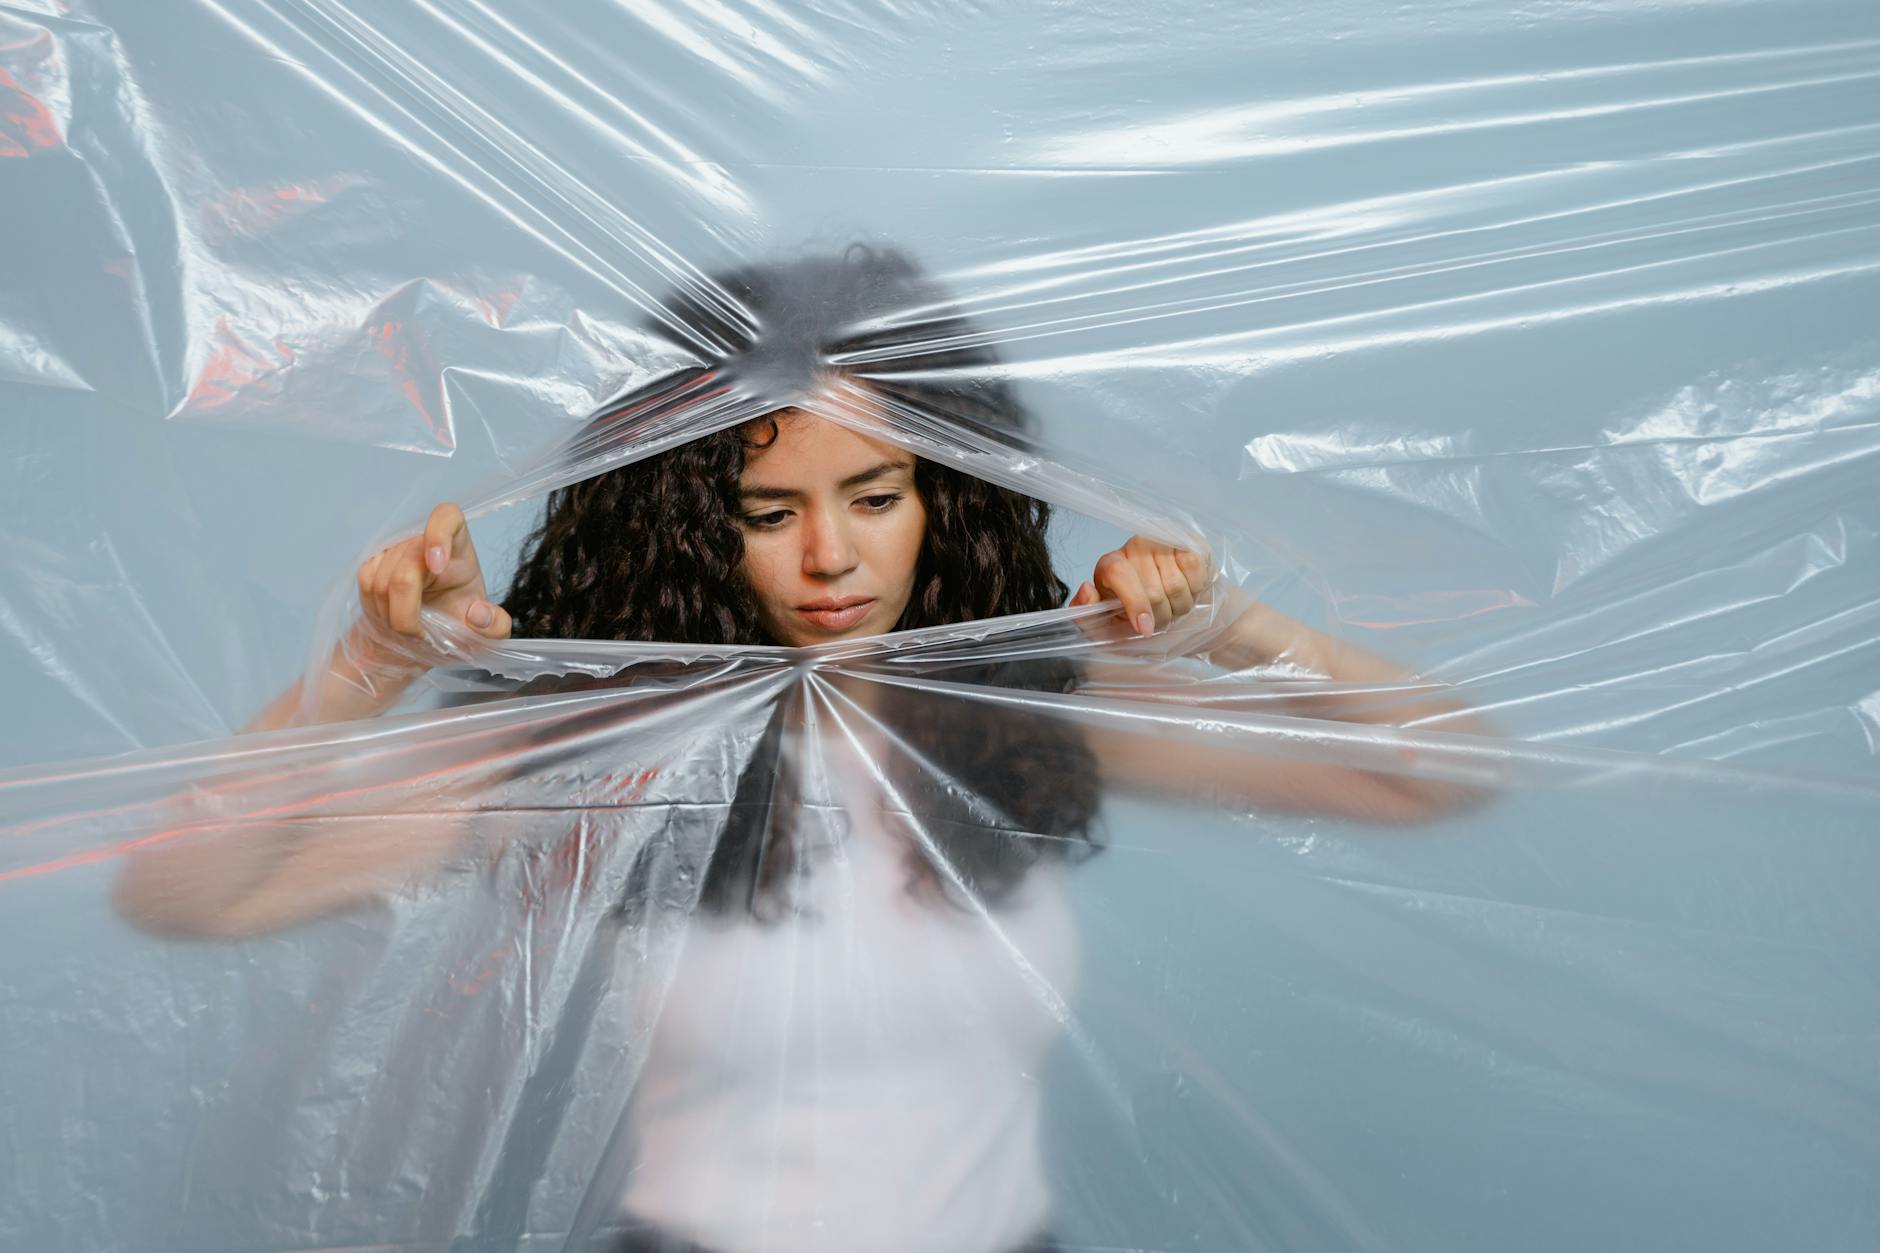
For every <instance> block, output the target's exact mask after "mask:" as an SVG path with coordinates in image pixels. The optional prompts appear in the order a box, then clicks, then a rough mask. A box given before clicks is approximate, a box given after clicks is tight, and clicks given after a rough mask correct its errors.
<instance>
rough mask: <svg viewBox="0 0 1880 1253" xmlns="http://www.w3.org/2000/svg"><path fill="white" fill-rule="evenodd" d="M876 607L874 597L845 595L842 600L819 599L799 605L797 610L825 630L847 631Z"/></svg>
mask: <svg viewBox="0 0 1880 1253" xmlns="http://www.w3.org/2000/svg"><path fill="white" fill-rule="evenodd" d="M874 607H875V601H874V598H873V597H866V598H864V599H861V600H851V599H849V598H848V597H843V598H842V599H841V600H830V601H823V600H819V601H814V602H812V603H811V604H807V605H798V606H797V608H796V611H797V612H798V613H800V614H802V615H803V617H804V618H805V619H807V620H808V621H810V622H813V623H815V624H816V625H817V626H819V627H821V628H822V629H823V630H825V631H846V630H848V629H849V628H850V627H852V626H854V625H855V624H856V623H858V622H860V621H861V620H862V619H863V618H866V617H867V616H868V611H869V610H870V609H873V608H874Z"/></svg>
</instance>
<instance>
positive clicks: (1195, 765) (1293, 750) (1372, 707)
mask: <svg viewBox="0 0 1880 1253" xmlns="http://www.w3.org/2000/svg"><path fill="white" fill-rule="evenodd" d="M1232 595H1233V601H1232V602H1231V613H1232V616H1231V617H1230V619H1229V625H1228V626H1227V627H1226V629H1225V630H1224V632H1223V633H1222V634H1221V636H1220V637H1219V638H1218V639H1216V640H1215V641H1213V642H1211V643H1210V644H1209V646H1208V647H1207V648H1206V649H1205V650H1203V651H1202V652H1200V653H1198V654H1197V656H1199V657H1200V658H1201V659H1203V660H1205V661H1208V662H1210V663H1211V664H1213V665H1215V666H1218V667H1220V668H1221V669H1223V670H1226V671H1229V672H1243V671H1253V670H1258V669H1260V668H1263V667H1270V666H1284V667H1286V669H1287V670H1288V671H1289V672H1291V674H1290V675H1289V676H1288V677H1296V678H1299V679H1303V682H1294V683H1292V684H1284V683H1282V682H1279V681H1266V682H1262V681H1260V680H1257V679H1250V680H1248V681H1247V684H1246V686H1245V687H1244V688H1242V689H1240V690H1238V691H1233V692H1230V693H1229V694H1227V695H1226V696H1225V697H1223V696H1222V694H1221V693H1220V692H1219V690H1217V689H1215V688H1213V687H1210V686H1209V685H1206V684H1203V685H1198V686H1196V687H1194V688H1193V689H1185V688H1182V687H1174V688H1145V687H1144V686H1143V683H1142V675H1141V672H1140V671H1139V670H1132V669H1129V668H1128V667H1121V666H1117V665H1115V664H1114V663H1109V664H1105V663H1094V664H1092V665H1091V667H1090V672H1089V682H1088V683H1087V684H1086V685H1085V686H1084V688H1083V689H1082V690H1083V691H1084V692H1087V693H1089V694H1091V695H1093V696H1099V697H1103V696H1108V697H1116V698H1124V699H1136V700H1152V701H1155V702H1156V703H1158V704H1160V705H1163V706H1164V707H1166V706H1167V705H1169V704H1171V703H1172V704H1183V703H1188V704H1192V705H1193V706H1194V707H1195V709H1196V714H1195V716H1196V718H1197V719H1207V718H1209V717H1210V716H1213V717H1216V718H1217V719H1218V720H1219V721H1221V722H1222V723H1223V724H1228V725H1224V726H1223V727H1222V728H1220V729H1218V730H1212V731H1210V730H1205V729H1202V730H1197V731H1196V732H1194V733H1193V734H1188V733H1185V732H1184V730H1183V728H1181V727H1175V728H1172V729H1171V728H1170V727H1168V726H1160V727H1141V726H1136V725H1133V724H1130V723H1128V722H1127V721H1126V720H1124V721H1120V722H1119V723H1118V724H1117V725H1115V726H1106V727H1105V728H1103V729H1100V730H1093V731H1091V732H1089V736H1090V743H1091V747H1092V749H1093V751H1095V752H1096V754H1097V756H1098V758H1099V760H1100V762H1101V763H1102V768H1103V771H1104V775H1105V778H1106V779H1107V780H1108V781H1110V782H1111V783H1112V784H1114V785H1116V786H1119V787H1123V788H1126V789H1129V790H1134V791H1142V792H1149V793H1154V794H1159V795H1165V796H1172V797H1176V798H1191V799H1193V798H1206V799H1205V800H1202V801H1201V803H1205V804H1209V805H1211V806H1216V807H1219V806H1226V807H1231V808H1236V809H1265V810H1280V811H1289V812H1294V813H1314V814H1327V815H1334V816H1339V817H1347V818H1356V819H1360V820H1363V821H1368V822H1380V823H1393V824H1402V823H1414V822H1426V821H1429V820H1432V819H1434V818H1437V817H1441V816H1442V815H1444V814H1448V813H1453V812H1456V811H1458V810H1462V809H1465V808H1468V807H1471V806H1473V805H1475V804H1479V803H1480V802H1481V801H1482V800H1484V799H1485V798H1486V796H1487V795H1488V792H1487V789H1486V788H1485V786H1484V785H1483V783H1482V782H1480V781H1479V778H1478V779H1473V780H1472V779H1470V778H1468V777H1466V776H1468V775H1470V774H1472V773H1479V772H1472V771H1470V770H1468V769H1467V768H1466V767H1465V768H1463V769H1457V768H1455V766H1454V764H1453V763H1450V764H1447V765H1446V764H1445V762H1444V761H1443V760H1442V757H1443V755H1442V754H1440V753H1438V754H1421V753H1419V752H1418V750H1417V749H1416V748H1415V747H1414V746H1411V745H1401V746H1396V747H1391V746H1388V745H1379V744H1375V743H1368V742H1365V741H1364V739H1362V738H1361V739H1360V741H1359V742H1357V743H1353V744H1348V745H1344V746H1340V745H1338V744H1337V743H1335V742H1334V741H1335V740H1336V738H1337V737H1336V736H1332V735H1327V736H1326V737H1325V738H1324V740H1323V741H1322V742H1321V743H1319V744H1317V745H1315V746H1312V747H1310V748H1307V749H1305V750H1304V751H1302V750H1301V748H1300V744H1301V742H1302V740H1303V741H1304V742H1306V743H1308V744H1310V743H1311V740H1312V729H1311V727H1310V726H1309V725H1308V726H1304V727H1298V728H1288V729H1287V730H1288V732H1289V733H1288V734H1286V735H1285V736H1283V737H1282V736H1281V735H1280V734H1279V732H1278V730H1277V729H1275V728H1271V727H1269V728H1268V729H1269V730H1271V731H1273V738H1272V741H1271V742H1272V743H1274V745H1275V750H1274V751H1273V752H1272V753H1270V754H1268V753H1263V752H1262V750H1261V749H1260V747H1259V744H1260V742H1261V741H1260V738H1259V733H1258V732H1249V733H1248V735H1246V736H1241V735H1236V734H1235V733H1234V732H1233V731H1232V730H1231V729H1230V726H1231V723H1232V721H1233V715H1234V714H1243V715H1245V714H1254V715H1278V716H1281V717H1285V718H1299V719H1313V720H1318V721H1320V722H1324V723H1340V722H1342V723H1349V724H1359V725H1371V726H1379V727H1386V726H1388V727H1404V728H1414V729H1416V730H1423V731H1432V732H1441V733H1445V734H1453V735H1466V736H1487V735H1489V734H1491V733H1492V732H1491V729H1490V728H1489V726H1488V724H1487V723H1486V721H1485V720H1484V719H1482V718H1481V717H1480V715H1478V714H1475V713H1473V712H1472V711H1470V710H1469V708H1468V707H1467V705H1466V704H1465V703H1464V702H1463V701H1461V700H1460V699H1458V698H1457V697H1456V696H1455V694H1454V693H1453V691H1450V690H1448V689H1445V688H1442V687H1440V686H1438V685H1435V684H1432V683H1430V682H1429V681H1427V680H1423V679H1419V678H1418V677H1417V676H1416V675H1414V674H1412V673H1410V672H1409V671H1407V670H1404V669H1403V668H1401V667H1399V666H1396V665H1393V664H1392V663H1390V662H1388V661H1386V660H1384V659H1383V658H1381V657H1378V656H1376V655H1375V654H1372V653H1368V652H1366V651H1364V650H1363V649H1361V648H1358V647H1356V646H1355V645H1352V644H1349V643H1346V642H1344V641H1341V640H1336V639H1333V638H1331V637H1330V636H1327V635H1325V634H1322V633H1321V632H1318V631H1315V630H1313V629H1311V628H1310V627H1308V626H1306V625H1305V624H1303V623H1300V622H1297V621H1295V620H1293V619H1292V618H1288V617H1286V616H1285V615H1284V614H1281V613H1279V612H1277V611H1276V610H1273V609H1271V608H1269V607H1268V606H1266V605H1263V604H1260V603H1259V602H1257V601H1252V600H1249V599H1247V598H1244V597H1241V596H1239V595H1238V594H1237V593H1235V594H1232ZM1210 711H1212V714H1211V713H1210ZM1222 715H1225V717H1223V716H1222ZM1331 729H1332V728H1329V727H1328V728H1327V730H1328V731H1330V730H1331ZM1314 757H1320V758H1324V759H1323V760H1313V759H1312V758H1314ZM1380 758H1382V759H1383V760H1386V761H1388V762H1389V763H1390V764H1391V765H1392V766H1397V767H1401V769H1386V768H1378V766H1376V765H1372V764H1370V763H1374V762H1377V761H1379V759H1380ZM1360 763H1365V764H1360ZM1445 775H1447V776H1449V777H1443V776H1445ZM1458 776H1463V777H1458Z"/></svg>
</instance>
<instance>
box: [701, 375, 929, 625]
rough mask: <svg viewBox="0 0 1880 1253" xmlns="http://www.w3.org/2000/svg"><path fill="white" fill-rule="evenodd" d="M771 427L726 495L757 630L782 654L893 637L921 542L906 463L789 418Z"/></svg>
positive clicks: (847, 434) (843, 430) (916, 497)
mask: <svg viewBox="0 0 1880 1253" xmlns="http://www.w3.org/2000/svg"><path fill="white" fill-rule="evenodd" d="M775 422H776V426H777V437H776V439H774V440H772V441H771V442H770V444H769V445H768V446H767V447H763V448H753V449H751V450H749V451H748V452H747V453H746V454H745V458H744V474H743V476H742V478H740V480H739V484H738V486H739V489H740V491H741V492H742V495H743V500H742V502H741V504H740V508H739V526H740V527H742V529H743V531H744V567H743V570H744V577H745V580H746V581H747V582H748V583H749V585H750V588H751V591H752V592H753V593H754V594H755V596H756V598H757V614H758V618H759V620H760V621H761V622H762V623H763V626H764V629H765V630H766V631H767V632H769V634H770V636H771V638H772V639H774V640H776V641H777V642H778V643H780V644H788V645H791V646H793V647H801V646H803V645H806V644H823V643H827V642H828V641H830V640H837V639H854V638H856V637H858V636H863V635H879V634H881V633H882V632H884V631H891V630H893V629H894V625H895V623H897V622H899V621H900V620H901V612H902V610H904V609H906V608H907V602H908V598H909V597H910V596H911V595H912V594H913V591H914V565H915V562H916V561H917V560H918V559H919V557H920V546H921V542H922V541H923V540H924V539H925V538H926V535H927V507H926V505H925V504H924V503H923V502H922V501H921V498H920V493H919V492H918V491H916V490H915V487H914V455H913V454H912V453H910V452H907V451H906V450H904V449H901V448H897V447H895V446H894V445H893V444H889V443H884V442H883V441H881V440H877V439H870V438H869V437H867V436H865V435H861V434H858V433H857V432H855V431H853V430H850V429H849V428H848V427H846V426H842V425H839V424H838V423H835V422H830V421H827V420H826V419H823V418H818V417H814V416H812V415H810V414H807V413H802V412H800V411H798V410H793V409H786V410H784V411H783V412H781V413H779V414H777V415H776V416H775Z"/></svg>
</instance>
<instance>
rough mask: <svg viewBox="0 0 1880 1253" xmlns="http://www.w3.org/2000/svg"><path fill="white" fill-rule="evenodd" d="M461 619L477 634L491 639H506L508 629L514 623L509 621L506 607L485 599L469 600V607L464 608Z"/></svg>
mask: <svg viewBox="0 0 1880 1253" xmlns="http://www.w3.org/2000/svg"><path fill="white" fill-rule="evenodd" d="M463 620H464V621H465V622H467V623H468V624H469V625H470V628H471V629H472V630H474V631H475V632H476V633H477V634H478V635H481V636H483V637H484V638H485V639H492V640H506V639H508V638H509V632H510V629H511V627H512V626H513V625H514V624H513V623H512V622H511V621H510V618H509V611H508V610H507V609H504V608H503V607H502V606H501V605H497V604H492V603H491V602H489V601H487V600H474V601H471V602H470V607H469V608H467V609H465V610H464V614H463Z"/></svg>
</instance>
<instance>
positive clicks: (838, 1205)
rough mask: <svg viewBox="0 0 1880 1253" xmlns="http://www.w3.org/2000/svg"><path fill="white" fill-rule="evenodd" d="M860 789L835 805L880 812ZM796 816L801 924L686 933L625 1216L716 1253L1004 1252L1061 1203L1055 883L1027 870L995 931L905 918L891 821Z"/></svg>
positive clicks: (900, 856) (1066, 972)
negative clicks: (1045, 1127) (1050, 1119)
mask: <svg viewBox="0 0 1880 1253" xmlns="http://www.w3.org/2000/svg"><path fill="white" fill-rule="evenodd" d="M865 770H866V768H865V767H855V766H851V767H848V768H841V769H838V771H837V773H838V774H839V775H841V776H842V780H841V784H840V786H839V787H837V788H834V789H831V790H832V791H834V792H836V793H839V794H840V795H841V796H843V797H846V798H850V799H852V798H855V797H858V796H874V795H878V794H879V793H878V791H877V790H876V789H874V787H873V786H872V785H871V784H870V783H869V782H868V781H867V780H866V778H864V777H861V775H862V774H863V773H865ZM808 799H809V803H807V804H806V805H805V807H804V809H803V819H802V821H801V822H800V823H799V829H798V830H797V832H796V835H795V841H796V845H795V846H796V850H797V859H798V861H797V867H798V873H799V875H800V876H801V878H800V879H799V880H797V881H798V882H800V883H801V885H802V889H803V890H802V893H801V895H800V896H797V897H796V898H795V900H796V902H797V904H798V906H799V908H800V909H802V910H804V911H805V912H797V913H789V912H788V911H786V916H784V917H782V918H780V919H778V920H776V921H772V922H768V923H766V924H763V925H759V924H758V923H757V922H756V921H755V920H753V919H752V918H751V917H750V916H749V915H748V913H746V912H745V911H744V910H743V909H742V907H739V908H737V909H736V910H734V911H733V912H732V913H731V914H728V915H713V914H706V913H703V912H700V913H698V914H696V915H694V916H693V917H692V919H691V920H690V921H689V923H688V924H687V931H686V934H685V937H684V940H683V946H682V948H681V950H680V952H679V953H678V956H677V966H676V968H675V970H674V972H673V977H672V979H671V982H670V984H669V985H668V986H667V987H666V988H665V991H664V998H663V1002H662V1003H661V1004H660V1005H659V1007H658V1019H657V1024H656V1026H655V1028H654V1030H653V1033H652V1038H651V1041H650V1043H649V1045H648V1053H647V1058H646V1062H645V1065H644V1068H643V1069H642V1071H641V1075H640V1079H639V1084H638V1087H637V1088H636V1090H635V1092H634V1095H633V1099H632V1104H631V1109H630V1113H629V1120H630V1130H631V1133H632V1135H633V1136H634V1143H635V1147H636V1151H635V1163H634V1167H633V1171H632V1174H631V1175H630V1177H629V1179H628V1184H627V1188H626V1192H625V1195H624V1197H623V1203H624V1207H625V1209H626V1210H627V1211H629V1212H630V1213H632V1214H633V1215H634V1216H636V1217H639V1218H643V1219H647V1220H650V1221H652V1222H654V1223H656V1224H658V1225H659V1226H660V1227H661V1228H664V1229H666V1230H669V1231H671V1232H673V1233H674V1234H677V1235H682V1236H684V1237H686V1238H688V1239H690V1240H692V1241H694V1242H697V1243H700V1244H703V1245H706V1246H708V1247H710V1248H713V1249H716V1250H722V1251H723V1253H848V1251H851V1250H852V1251H853V1253H899V1251H903V1250H905V1251H907V1253H919V1251H923V1250H933V1251H934V1253H942V1251H944V1253H972V1251H973V1250H986V1251H987V1253H992V1251H993V1250H1000V1249H1005V1248H1009V1247H1011V1246H1014V1245H1017V1244H1019V1243H1021V1242H1023V1241H1024V1240H1025V1239H1026V1238H1027V1237H1029V1236H1031V1235H1034V1234H1036V1232H1037V1230H1038V1229H1039V1228H1040V1227H1041V1226H1042V1225H1043V1224H1044V1222H1045V1219H1046V1217H1047V1211H1048V1209H1049V1205H1050V1197H1049V1190H1048V1187H1047V1182H1046V1176H1045V1172H1044V1167H1043V1161H1042V1153H1041V1145H1040V1143H1039V1122H1040V1109H1041V1100H1040V1088H1039V1084H1040V1067H1041V1065H1042V1062H1043V1060H1044V1057H1045V1054H1046V1052H1047V1051H1048V1050H1049V1049H1050V1047H1051V1045H1052V1043H1053V1042H1054V1040H1055V1039H1056V1038H1057V1036H1058V1035H1059V1033H1060V1032H1061V1031H1062V1029H1063V1025H1064V1015H1065V1013H1066V1010H1065V1008H1064V1007H1065V1005H1066V1004H1067V1003H1068V1002H1069V1001H1070V999H1071V996H1072V992H1073V990H1074V989H1073V984H1074V981H1075V978H1076V964H1077V941H1076V934H1075V930H1074V927H1073V920H1072V917H1071V912H1070V909H1069V903H1068V901H1067V899H1066V896H1065V891H1064V877H1065V874H1066V870H1065V867H1064V865H1063V863H1061V862H1058V861H1055V860H1045V861H1043V862H1040V863H1039V864H1038V865H1036V866H1034V867H1033V868H1032V869H1031V871H1030V872H1029V873H1028V874H1027V875H1026V877H1025V878H1024V879H1023V880H1022V881H1021V883H1020V885H1019V886H1018V888H1017V889H1016V890H1015V892H1014V894H1013V895H1012V896H1011V897H1009V898H1008V899H1007V900H1006V901H1004V902H1002V903H1001V904H1000V905H999V907H998V908H997V909H996V910H980V909H978V908H972V907H969V908H968V909H961V908H959V907H958V906H957V905H955V904H951V903H946V902H941V901H938V900H936V899H934V898H933V897H932V896H931V894H926V895H922V896H920V897H918V898H917V897H916V896H915V895H913V894H911V893H909V892H908V891H907V890H906V884H907V881H908V875H909V867H908V863H907V861H906V858H907V855H908V850H909V847H910V846H909V845H908V843H907V839H906V836H905V835H903V834H901V833H900V832H901V830H903V829H904V828H902V827H901V824H900V823H899V822H897V821H896V820H894V819H886V820H884V818H883V816H882V815H881V814H880V812H879V805H878V803H875V804H860V803H850V804H838V805H836V806H835V807H834V812H832V811H831V810H829V809H825V808H823V807H822V806H820V805H817V804H816V803H815V799H814V797H811V798H808ZM891 828H894V829H893V830H891Z"/></svg>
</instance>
